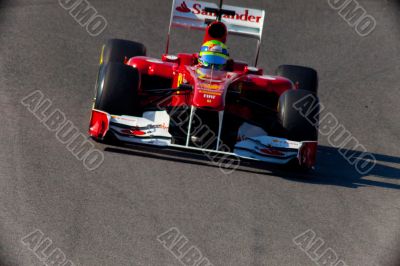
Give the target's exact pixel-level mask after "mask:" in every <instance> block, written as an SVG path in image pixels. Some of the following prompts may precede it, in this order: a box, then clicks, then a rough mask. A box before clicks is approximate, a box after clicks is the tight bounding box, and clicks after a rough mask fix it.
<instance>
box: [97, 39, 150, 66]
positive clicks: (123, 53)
mask: <svg viewBox="0 0 400 266" xmlns="http://www.w3.org/2000/svg"><path fill="white" fill-rule="evenodd" d="M145 55H146V47H145V46H144V45H143V44H141V43H138V42H133V41H127V40H120V39H110V40H108V41H107V43H106V44H105V45H103V47H102V52H101V57H100V65H103V64H104V65H106V64H108V63H111V62H112V63H124V61H125V60H126V59H129V58H132V57H135V56H145Z"/></svg>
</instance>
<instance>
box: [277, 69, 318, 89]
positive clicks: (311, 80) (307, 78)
mask: <svg viewBox="0 0 400 266" xmlns="http://www.w3.org/2000/svg"><path fill="white" fill-rule="evenodd" d="M276 74H277V75H278V76H282V77H285V78H287V79H289V80H291V81H292V82H293V83H294V84H295V85H296V86H297V88H298V89H300V90H306V91H310V92H313V93H317V92H318V73H317V71H316V70H314V69H312V68H309V67H303V66H293V65H282V66H279V67H278V69H277V71H276Z"/></svg>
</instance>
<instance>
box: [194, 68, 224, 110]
mask: <svg viewBox="0 0 400 266" xmlns="http://www.w3.org/2000/svg"><path fill="white" fill-rule="evenodd" d="M230 83H231V75H230V74H229V73H228V72H226V71H219V70H213V69H204V68H197V69H196V70H195V90H194V94H193V99H192V104H193V105H194V106H195V107H197V108H201V109H207V110H210V109H211V110H215V111H221V110H223V109H224V107H225V95H226V90H227V88H228V87H229V85H230Z"/></svg>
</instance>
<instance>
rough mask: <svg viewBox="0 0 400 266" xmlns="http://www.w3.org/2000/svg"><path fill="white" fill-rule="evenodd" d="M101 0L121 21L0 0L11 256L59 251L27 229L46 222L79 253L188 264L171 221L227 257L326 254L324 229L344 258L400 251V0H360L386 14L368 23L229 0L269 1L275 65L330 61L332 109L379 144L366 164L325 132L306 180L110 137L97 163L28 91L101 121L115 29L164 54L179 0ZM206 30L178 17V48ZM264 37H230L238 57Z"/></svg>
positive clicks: (375, 260) (267, 37)
mask: <svg viewBox="0 0 400 266" xmlns="http://www.w3.org/2000/svg"><path fill="white" fill-rule="evenodd" d="M90 3H91V4H92V5H93V6H94V7H95V8H96V9H97V11H98V12H99V14H101V15H103V16H104V17H105V18H106V19H107V21H108V27H107V28H106V30H105V31H104V33H103V34H101V35H100V36H98V37H92V36H90V35H89V34H88V33H87V32H86V30H85V29H84V28H83V27H81V26H80V25H79V24H78V23H77V22H76V21H75V20H74V19H73V18H72V17H71V16H70V15H69V13H68V12H67V11H66V10H64V9H63V8H61V7H60V5H59V3H58V1H56V0H34V1H28V0H10V1H1V3H0V44H1V46H0V62H1V63H0V73H1V74H0V108H1V114H0V150H1V152H0V265H1V266H12V265H21V266H23V265H44V264H43V263H42V262H41V261H40V259H39V258H38V257H36V256H35V253H34V252H32V251H31V250H29V249H28V247H27V246H26V245H24V244H23V243H22V242H21V238H23V237H24V236H26V235H27V234H29V233H30V232H32V231H34V230H36V229H39V230H41V231H42V232H43V234H44V237H48V238H49V239H51V240H52V242H53V249H54V248H56V247H58V248H59V249H60V250H62V251H63V252H64V253H65V255H66V257H67V258H68V259H69V260H71V261H72V262H73V263H74V264H75V265H182V264H181V262H179V260H178V259H176V258H175V257H174V256H173V255H172V254H171V253H170V252H169V251H168V250H166V249H165V248H164V247H163V245H161V243H160V242H158V241H157V236H158V235H159V234H161V233H163V232H165V231H167V230H168V229H169V228H171V227H176V228H178V229H179V231H180V232H181V233H182V234H183V235H185V236H186V237H187V239H188V241H189V245H193V246H195V247H197V248H198V249H199V250H200V251H201V252H202V254H203V255H204V256H205V257H207V258H208V259H209V261H210V262H211V263H212V264H213V265H243V266H244V265H314V262H313V261H312V260H311V259H310V258H309V257H308V255H307V254H306V253H305V252H303V251H302V250H301V249H300V248H299V247H297V246H296V245H295V244H294V243H293V238H294V237H296V236H298V235H300V234H301V233H303V232H305V231H306V230H308V229H310V230H313V231H314V232H315V233H316V238H317V237H320V238H321V239H322V240H323V241H324V246H323V247H322V248H321V249H320V250H319V251H318V252H319V254H321V252H322V251H324V250H326V249H328V248H331V249H332V250H334V251H335V252H336V254H337V256H338V257H339V258H340V259H342V260H343V261H344V262H345V263H346V264H342V265H362V266H364V265H365V266H369V265H393V266H395V265H400V255H399V253H400V252H399V248H400V230H399V229H400V148H399V147H400V137H399V136H400V122H399V121H400V107H399V102H400V94H399V88H400V80H399V76H400V67H399V54H400V45H399V43H400V42H399V37H400V32H399V18H400V17H399V10H398V6H397V3H396V2H394V1H389V0H386V1H384V0H363V1H362V0H360V1H359V3H360V4H361V5H362V6H363V7H364V8H365V9H366V10H367V11H368V13H369V14H371V15H372V16H374V17H375V19H376V21H377V27H376V29H375V31H374V32H373V33H372V34H370V35H369V36H367V37H360V36H359V35H357V33H356V32H355V31H354V29H353V28H351V27H350V26H349V25H348V24H347V22H345V21H344V20H343V19H342V18H341V17H340V16H339V15H338V13H337V11H335V10H332V9H331V8H330V6H329V4H328V1H327V0H304V1H299V0H296V1H295V0H271V1H255V0H254V1H239V0H229V1H227V3H229V4H233V5H242V6H249V7H255V8H263V9H266V10H267V19H266V25H265V30H264V38H263V40H264V42H263V46H262V52H261V57H260V66H262V67H264V68H265V70H266V72H267V73H273V71H274V69H275V68H276V67H277V66H278V65H280V64H285V63H290V64H301V65H308V66H312V67H314V68H316V69H318V71H319V73H320V98H321V101H322V102H323V104H324V105H325V106H326V108H327V111H329V112H331V113H332V114H334V115H335V116H336V117H337V119H338V120H339V121H340V123H341V124H343V125H344V127H345V128H346V129H347V130H349V132H351V134H352V135H353V136H354V137H356V138H357V139H358V140H359V142H360V143H362V144H363V145H364V146H365V147H366V148H367V150H368V151H369V152H371V153H373V154H374V155H375V157H376V158H377V164H376V166H375V168H374V169H373V170H372V171H371V172H370V173H369V174H364V175H363V174H359V173H358V172H357V171H356V170H355V168H354V167H353V166H351V165H349V164H348V163H347V162H346V161H345V160H344V159H343V158H342V157H341V155H340V154H339V153H338V151H337V149H335V148H334V147H331V146H330V145H329V143H328V140H327V137H324V136H321V137H320V140H321V147H320V149H319V152H318V156H319V159H318V166H317V168H316V170H315V172H314V173H312V174H310V176H309V177H308V178H302V179H299V178H296V177H295V176H294V175H293V174H291V173H285V172H279V171H278V172H275V171H269V170H265V169H249V168H248V167H243V168H242V169H240V170H238V171H235V172H233V173H232V174H229V175H225V174H223V173H222V172H221V171H220V169H219V168H217V167H213V166H207V165H203V164H195V163H186V162H181V161H177V160H171V159H168V158H164V156H156V155H151V154H148V153H147V152H122V151H118V150H115V149H114V150H112V149H111V150H110V149H108V150H105V149H106V146H103V145H99V144H96V147H97V148H98V149H101V150H102V151H104V150H105V151H104V154H105V161H104V163H103V164H102V165H101V167H99V168H98V169H97V170H95V171H88V170H87V169H86V168H85V167H84V166H83V164H82V162H81V161H79V160H77V159H76V158H75V157H74V156H73V155H72V154H71V153H70V152H69V151H68V150H67V149H66V147H65V145H63V144H61V143H60V142H59V141H58V140H57V139H56V137H55V134H54V132H50V131H48V130H47V129H46V128H45V127H44V126H43V124H41V123H40V122H39V121H38V120H37V119H36V118H35V117H34V116H33V115H32V114H31V113H30V112H29V111H28V110H27V109H26V108H25V107H24V106H22V104H21V103H20V101H21V99H22V98H23V97H25V96H26V95H28V94H29V93H30V92H32V91H35V90H40V91H42V92H43V93H44V94H45V95H46V97H48V98H49V99H51V101H52V104H53V106H54V108H59V109H60V110H62V111H63V112H64V113H65V114H66V116H67V118H68V119H70V120H71V121H72V122H73V123H74V124H75V125H76V126H77V127H78V128H79V130H80V131H82V132H86V130H87V126H88V120H89V115H90V107H91V100H92V97H93V88H94V82H95V79H96V74H97V65H98V56H99V52H100V47H101V44H102V43H103V42H104V41H105V40H106V39H108V38H111V37H118V38H125V39H132V40H137V41H141V42H143V43H144V44H145V45H146V46H147V48H148V53H149V55H151V56H154V57H159V56H160V54H161V53H162V52H163V49H164V48H165V41H166V33H167V24H168V22H169V13H170V4H171V1H164V0H163V1H161V0H159V1H156V0H147V1H143V0H114V1H105V0H90ZM179 37H180V38H181V40H180V41H179V42H178V41H177V40H176V39H177V38H179ZM200 40H201V37H196V36H193V34H189V35H187V34H186V32H185V31H182V30H178V31H177V33H176V34H175V35H174V41H173V43H172V45H173V51H175V52H176V51H190V52H195V51H196V50H197V48H198V47H199V46H200ZM250 45H254V43H252V42H251V41H249V42H247V41H245V42H242V43H240V42H239V41H238V39H237V38H234V39H233V41H232V40H231V42H230V43H229V46H230V47H231V48H232V53H231V54H232V55H233V56H237V57H247V56H248V54H251V52H252V51H253V50H252V49H253V48H252V47H251V51H250V52H249V49H248V48H247V47H250ZM235 51H236V52H235ZM247 53H248V54H247ZM318 252H317V253H318Z"/></svg>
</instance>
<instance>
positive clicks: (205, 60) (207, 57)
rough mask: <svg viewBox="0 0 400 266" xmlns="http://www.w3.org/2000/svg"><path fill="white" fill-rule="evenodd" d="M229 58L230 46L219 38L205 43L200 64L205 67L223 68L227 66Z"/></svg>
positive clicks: (200, 54)
mask: <svg viewBox="0 0 400 266" xmlns="http://www.w3.org/2000/svg"><path fill="white" fill-rule="evenodd" d="M228 59H229V53H228V47H227V46H226V45H225V44H224V43H223V42H220V41H217V40H211V41H208V42H206V43H204V44H203V46H202V47H201V51H200V53H199V64H200V66H201V67H204V68H213V69H216V70H222V69H224V67H225V66H226V62H227V61H228Z"/></svg>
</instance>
